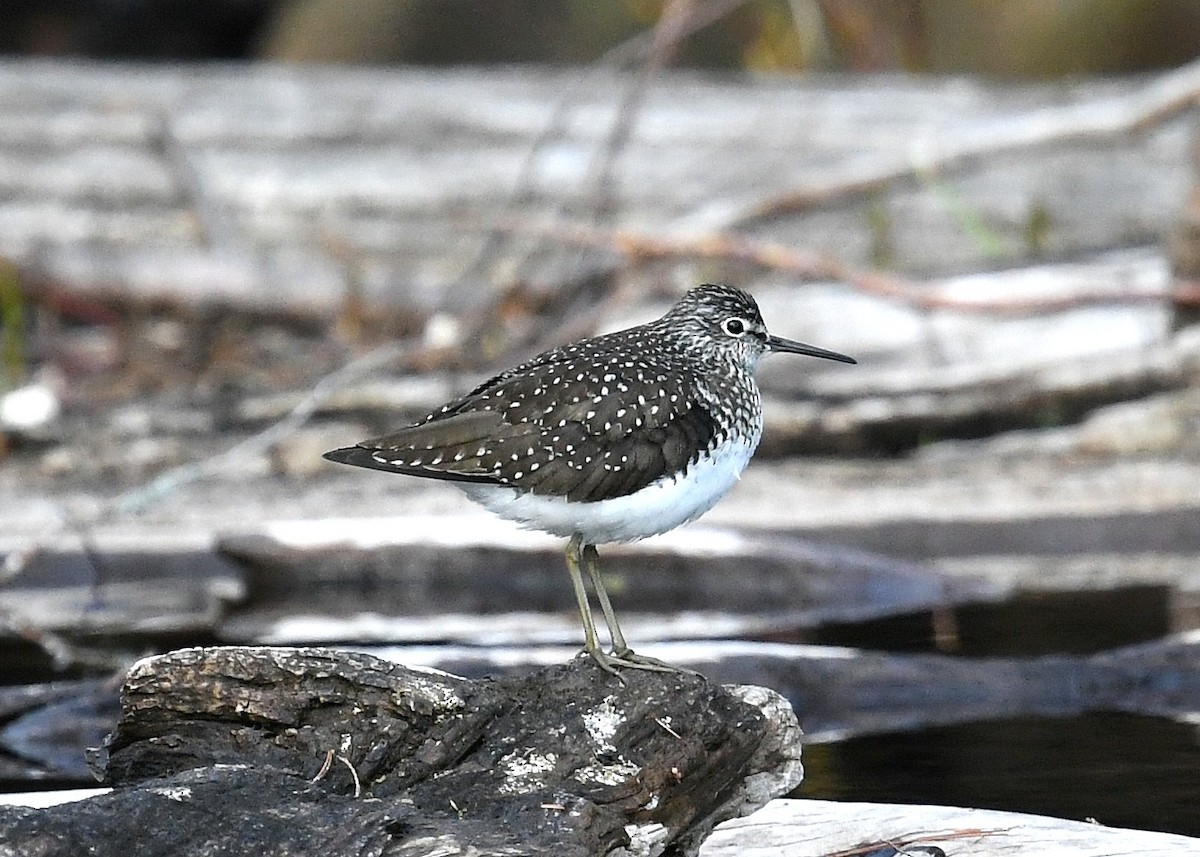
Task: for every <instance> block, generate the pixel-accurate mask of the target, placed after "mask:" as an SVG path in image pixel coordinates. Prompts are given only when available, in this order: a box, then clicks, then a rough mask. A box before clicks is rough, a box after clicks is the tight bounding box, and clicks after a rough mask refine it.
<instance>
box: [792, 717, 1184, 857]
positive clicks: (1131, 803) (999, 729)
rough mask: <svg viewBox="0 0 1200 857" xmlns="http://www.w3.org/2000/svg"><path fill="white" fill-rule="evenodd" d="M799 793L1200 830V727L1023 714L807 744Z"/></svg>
mask: <svg viewBox="0 0 1200 857" xmlns="http://www.w3.org/2000/svg"><path fill="white" fill-rule="evenodd" d="M804 769H805V779H804V783H803V785H801V787H800V788H799V789H798V790H797V791H796V792H795V793H794V794H793V797H807V798H822V799H830V800H852V801H869V802H879V803H915V804H941V805H950V806H973V807H984V808H987V809H1001V810H1011V811H1016V812H1031V813H1036V814H1040V815H1050V816H1056V817H1059V818H1069V819H1075V820H1080V821H1082V820H1085V819H1089V818H1092V819H1095V820H1096V821H1098V822H1100V823H1101V824H1105V825H1108V826H1112V827H1132V828H1140V829H1144V830H1160V831H1166V832H1170V833H1180V834H1185V835H1189V836H1200V729H1198V728H1197V727H1196V726H1194V725H1188V724H1182V723H1175V722H1173V721H1169V720H1164V719H1161V718H1155V717H1142V716H1138V715H1132V714H1090V715H1086V716H1082V717H1071V718H1023V719H1017V720H1006V721H997V722H988V723H971V724H967V725H961V726H949V727H939V728H934V729H926V730H922V731H919V732H909V733H903V734H890V735H872V736H870V737H865V738H855V739H851V740H848V741H843V742H839V743H835V744H824V745H812V746H809V747H806V748H805V751H804Z"/></svg>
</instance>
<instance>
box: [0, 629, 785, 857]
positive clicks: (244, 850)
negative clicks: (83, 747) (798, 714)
mask: <svg viewBox="0 0 1200 857" xmlns="http://www.w3.org/2000/svg"><path fill="white" fill-rule="evenodd" d="M800 736H801V733H800V729H799V726H798V725H797V723H796V719H795V716H794V714H793V713H792V711H791V708H790V707H789V706H788V704H787V703H786V702H785V701H784V700H783V699H782V698H781V697H779V696H778V695H776V694H775V693H773V692H772V691H768V690H765V689H762V688H752V687H720V686H717V685H712V684H709V683H708V682H707V681H705V680H704V679H703V678H700V677H691V676H685V675H662V674H651V673H643V672H634V673H628V674H627V675H626V676H625V678H624V681H623V682H621V681H617V680H615V679H612V678H611V677H609V676H606V675H605V674H603V673H601V672H600V671H599V670H598V669H597V668H596V667H595V666H594V665H592V664H591V663H590V662H589V661H586V660H583V659H577V660H575V661H573V662H571V663H570V664H567V665H564V666H555V667H551V668H548V669H545V670H541V671H539V672H537V673H534V674H530V675H525V676H522V677H516V678H505V679H496V680H485V681H479V682H473V681H469V680H466V679H462V678H458V677H455V676H450V675H447V674H444V673H436V672H432V671H417V670H410V669H406V668H404V667H401V666H397V665H395V664H391V663H388V662H385V661H381V660H378V659H376V658H373V657H370V656H368V655H362V654H347V653H338V652H333V651H330V650H321V649H270V648H266V649H264V648H233V647H229V648H209V649H185V650H180V651H177V652H172V653H170V654H167V655H162V656H158V657H153V658H148V659H145V660H143V661H141V662H139V663H138V664H136V665H135V666H134V667H133V669H132V670H130V672H129V675H128V677H127V680H126V683H125V687H124V689H123V692H122V714H121V720H120V723H119V726H118V728H117V730H116V731H115V732H114V733H113V735H112V736H111V737H110V739H109V741H108V744H107V747H106V748H105V749H106V750H107V758H106V759H105V758H103V757H104V753H103V752H98V753H97V759H96V764H97V768H98V770H100V771H102V772H103V776H104V778H105V780H106V782H107V783H109V784H111V785H113V786H115V787H116V788H115V789H114V791H112V792H111V793H109V794H106V795H100V796H97V797H94V798H91V799H88V800H84V801H80V802H77V803H73V804H66V805H63V806H60V807H54V808H50V809H46V810H33V809H28V808H25V809H18V808H2V809H0V831H2V832H0V853H2V854H7V853H21V854H25V853H37V854H41V855H46V857H51V855H59V854H62V855H67V854H72V855H73V854H79V853H84V851H85V850H86V852H87V853H89V854H92V855H95V857H105V855H113V857H118V855H119V857H135V855H161V854H167V853H187V854H192V855H224V854H230V855H232V854H239V855H240V854H272V855H285V854H287V855H290V854H320V855H323V856H324V857H338V855H365V854H373V855H376V854H388V855H410V854H411V855H418V854H420V855H427V854H435V853H436V854H445V855H452V854H468V853H470V854H476V855H491V854H495V855H500V854H506V855H515V854H547V855H551V854H552V855H556V857H564V855H581V857H591V855H605V854H613V855H632V854H639V855H654V854H663V853H669V854H680V855H682V854H694V853H696V850H697V849H698V847H699V844H700V842H701V841H702V840H703V839H704V838H705V837H706V836H707V835H708V834H709V832H711V830H712V828H713V826H714V825H715V824H717V823H718V822H720V821H723V820H725V819H728V818H733V817H736V816H740V815H743V814H746V813H748V812H752V811H753V810H755V809H757V808H758V807H760V806H762V805H764V804H765V803H766V802H767V801H769V800H770V799H772V798H774V797H777V796H779V795H781V794H786V793H787V792H788V791H790V790H791V789H792V788H794V787H795V786H796V785H797V784H798V783H799V781H800V778H801V775H802V769H801V765H800ZM5 849H11V850H5Z"/></svg>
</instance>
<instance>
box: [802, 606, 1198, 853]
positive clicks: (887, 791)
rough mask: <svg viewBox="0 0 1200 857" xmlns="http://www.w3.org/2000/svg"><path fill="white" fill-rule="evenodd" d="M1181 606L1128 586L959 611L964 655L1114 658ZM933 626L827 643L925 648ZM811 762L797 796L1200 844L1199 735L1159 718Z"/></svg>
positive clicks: (929, 741)
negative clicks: (948, 809)
mask: <svg viewBox="0 0 1200 857" xmlns="http://www.w3.org/2000/svg"><path fill="white" fill-rule="evenodd" d="M1174 597H1175V596H1174V594H1173V593H1172V592H1171V590H1170V589H1169V588H1167V587H1165V586H1158V585H1150V586H1128V587H1123V588H1119V589H1112V590H1104V591H1087V592H1045V593H1027V594H1023V595H1020V596H1018V597H1016V598H1013V599H1011V600H1009V601H1007V602H1005V603H1001V604H979V605H969V606H966V607H960V608H958V609H957V610H955V611H954V614H955V616H954V618H955V623H956V625H957V629H958V632H959V639H958V649H957V653H958V654H959V655H961V656H964V657H996V656H1018V657H1036V656H1038V655H1055V654H1070V653H1073V654H1086V653H1091V652H1103V651H1113V650H1116V649H1120V648H1121V647H1123V646H1128V645H1132V644H1136V643H1143V642H1146V641H1149V640H1155V639H1159V638H1161V637H1163V636H1164V635H1167V634H1169V633H1171V632H1172V631H1173V630H1178V628H1177V627H1176V628H1173V627H1172V625H1173V624H1174V622H1173V616H1177V615H1178V611H1177V610H1173V607H1172V605H1173V598H1174ZM1174 603H1175V604H1176V606H1177V602H1174ZM931 625H932V620H931V617H930V615H929V614H915V615H910V616H900V617H892V618H889V619H882V620H876V621H874V622H871V623H859V624H857V625H855V626H845V627H841V628H830V629H827V631H826V632H825V633H824V634H823V635H822V636H823V637H824V638H825V639H824V640H823V642H836V643H841V644H850V645H855V646H859V647H862V648H868V649H870V648H874V649H882V650H886V651H894V652H930V651H934V650H935V649H934V647H933V646H932V645H931V643H930V641H931V639H932V633H931ZM801 720H802V721H803V717H801ZM804 763H805V781H804V783H803V784H802V785H801V787H800V788H799V789H798V790H797V791H796V792H795V793H794V796H795V797H808V798H821V799H830V800H852V801H870V802H879V803H913V804H941V805H949V806H971V807H983V808H987V809H999V810H1009V811H1014V812H1028V813H1035V814H1040V815H1049V816H1055V817H1059V818H1069V819H1075V820H1081V821H1082V820H1085V819H1095V820H1096V821H1098V822H1100V823H1101V824H1105V825H1109V826H1113V827H1131V828H1138V829H1144V830H1159V831H1165V832H1170V833H1179V834H1184V835H1189V836H1200V726H1198V725H1195V724H1187V723H1181V722H1177V721H1175V720H1170V719H1167V718H1163V717H1151V716H1143V715H1138V714H1126V713H1120V712H1101V713H1090V714H1083V715H1079V716H1072V717H1039V716H1029V717H1021V718H1015V719H1007V720H993V721H983V722H973V723H967V724H962V725H955V726H938V727H930V728H926V729H921V730H918V731H913V732H896V733H890V734H876V735H870V736H866V737H861V738H852V739H848V740H845V741H840V742H836V743H830V744H823V745H810V746H808V747H806V748H805V755H804Z"/></svg>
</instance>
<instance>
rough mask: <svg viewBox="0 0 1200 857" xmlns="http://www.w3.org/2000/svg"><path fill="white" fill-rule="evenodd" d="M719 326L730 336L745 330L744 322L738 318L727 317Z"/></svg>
mask: <svg viewBox="0 0 1200 857" xmlns="http://www.w3.org/2000/svg"><path fill="white" fill-rule="evenodd" d="M721 327H722V328H723V329H724V330H725V332H726V333H728V334H729V335H730V336H741V335H742V334H743V333H745V332H746V322H744V321H742V320H741V319H740V318H727V319H725V323H724V324H722V325H721Z"/></svg>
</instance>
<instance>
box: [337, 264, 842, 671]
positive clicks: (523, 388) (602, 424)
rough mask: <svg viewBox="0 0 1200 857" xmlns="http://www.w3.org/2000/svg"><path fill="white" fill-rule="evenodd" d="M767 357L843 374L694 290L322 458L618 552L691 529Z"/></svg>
mask: <svg viewBox="0 0 1200 857" xmlns="http://www.w3.org/2000/svg"><path fill="white" fill-rule="evenodd" d="M770 351H789V352H793V353H799V354H808V355H810V356H816V357H825V358H830V359H834V360H841V361H843V362H850V363H852V362H854V361H853V360H851V359H850V358H848V357H845V356H844V355H841V354H837V353H835V352H831V351H825V350H823V349H819V348H814V347H813V346H808V345H803V344H801V343H796V342H789V341H788V340H783V339H779V338H778V337H773V336H770V335H769V334H768V333H767V330H766V327H765V325H764V324H763V320H762V316H761V315H760V313H759V310H758V306H757V304H756V303H755V302H754V299H753V298H752V297H750V296H749V295H748V294H746V293H745V292H742V291H740V290H738V289H734V288H730V287H728V286H714V285H705V286H700V287H698V288H695V289H692V290H691V291H689V292H688V293H687V294H686V295H684V296H683V298H681V299H680V300H679V302H678V303H677V304H675V306H673V307H672V308H671V309H670V311H668V312H667V313H666V315H664V316H663V317H662V318H659V319H656V320H655V321H651V322H649V323H647V324H643V325H639V326H637V327H631V328H629V329H627V330H622V331H618V332H616V333H610V334H606V335H604V336H597V337H594V338H592V339H584V340H582V341H580V342H576V343H573V344H570V345H564V346H560V347H558V348H553V349H551V350H549V351H546V352H544V353H542V354H539V355H538V356H536V357H534V358H533V359H531V360H529V361H527V362H525V363H522V364H521V365H520V366H517V367H515V368H513V369H510V370H508V371H506V372H502V373H500V374H499V375H496V376H495V377H493V378H491V379H489V380H487V381H485V382H484V383H482V384H480V385H479V386H478V387H476V388H475V389H474V390H472V391H471V392H470V393H468V394H466V395H465V396H463V397H461V398H459V399H456V400H454V401H452V402H449V403H448V404H446V405H444V406H443V407H441V408H439V409H438V410H437V411H435V412H433V413H431V414H429V415H428V416H427V417H425V418H424V419H423V420H421V421H420V422H418V423H416V424H415V425H412V426H409V427H408V428H404V429H401V430H399V431H397V432H395V433H393V434H389V435H385V436H383V437H380V438H375V439H372V440H367V441H363V442H361V443H359V444H358V445H357V446H353V447H348V448H345V449H339V450H334V451H333V452H330V453H327V454H326V457H327V458H329V459H332V460H333V461H339V462H342V463H346V464H353V465H358V466H361V467H370V468H374V469H378V470H385V471H390V472H395V473H404V474H409V475H413V476H424V477H430V478H435V479H445V480H450V481H453V482H456V483H458V484H459V485H460V487H461V488H462V489H463V490H464V491H466V492H467V494H468V495H469V496H471V497H472V498H473V499H475V500H477V501H478V502H480V503H481V504H483V505H484V506H486V507H487V508H489V509H491V510H492V511H494V512H496V513H497V514H499V515H502V516H503V517H506V518H510V519H512V520H516V521H519V522H520V523H522V524H524V525H526V526H529V527H533V528H537V529H542V530H545V531H547V532H551V533H554V534H557V535H563V536H570V537H572V544H574V545H576V546H577V547H578V546H586V545H595V544H600V543H605V542H611V541H632V540H635V539H640V538H644V537H646V536H649V535H654V534H656V533H662V532H666V531H667V530H670V529H673V528H674V527H676V526H679V525H680V524H682V523H684V522H686V521H689V520H692V519H693V518H695V517H697V516H699V515H701V514H703V513H704V512H706V511H707V510H708V509H710V508H711V507H712V506H713V504H715V503H716V501H717V500H718V499H720V497H721V496H722V495H724V494H725V492H726V491H728V490H729V488H730V487H731V486H732V485H733V484H734V482H735V481H736V480H737V478H738V475H739V474H740V473H741V471H742V469H743V468H744V467H745V466H746V464H747V462H748V461H749V460H750V457H751V456H752V455H753V453H754V450H755V448H756V447H757V446H758V441H759V438H760V437H761V435H762V401H761V398H760V396H759V392H758V386H757V384H756V383H755V381H754V369H755V366H756V365H757V363H758V360H759V358H761V357H762V356H763V355H764V354H767V353H768V352H770ZM572 574H573V577H577V576H578V570H577V569H573V571H572ZM578 592H579V589H578V584H577V594H578ZM603 603H605V602H604V601H603V600H602V604H603ZM580 608H581V610H582V611H584V612H585V615H584V621H585V627H586V626H587V625H588V623H589V621H590V615H588V613H587V612H586V610H587V608H586V604H585V603H584V602H581V604H580ZM605 613H606V618H610V623H609V624H610V629H612V628H613V626H614V625H615V619H612V618H611V617H610V616H609V613H610V611H609V610H608V609H606V611H605ZM592 636H593V635H592V634H590V633H589V652H591V653H592V654H593V657H596V658H597V660H598V661H599V660H601V659H600V658H599V657H598V656H597V655H596V653H595V651H594V650H593V648H592V646H593V644H594V640H593V639H592ZM618 636H619V631H616V633H614V638H616V637H618ZM623 644H624V643H623V641H621V645H623ZM601 663H602V665H603V662H601ZM623 665H626V666H628V665H629V664H628V663H625V664H623Z"/></svg>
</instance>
